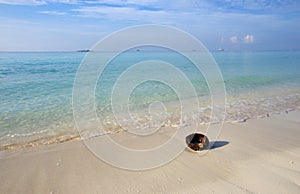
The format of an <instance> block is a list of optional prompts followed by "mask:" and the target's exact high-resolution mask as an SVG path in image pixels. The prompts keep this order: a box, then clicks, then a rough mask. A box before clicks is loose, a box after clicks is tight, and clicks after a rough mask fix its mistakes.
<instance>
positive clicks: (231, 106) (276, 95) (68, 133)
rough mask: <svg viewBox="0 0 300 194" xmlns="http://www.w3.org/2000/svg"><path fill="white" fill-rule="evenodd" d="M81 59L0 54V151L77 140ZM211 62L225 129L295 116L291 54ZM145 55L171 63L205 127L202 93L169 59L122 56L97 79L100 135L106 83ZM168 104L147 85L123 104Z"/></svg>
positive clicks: (106, 117)
mask: <svg viewBox="0 0 300 194" xmlns="http://www.w3.org/2000/svg"><path fill="white" fill-rule="evenodd" d="M85 55H86V53H82V52H32V53H30V52H24V53H22V52H2V53H0V150H1V149H8V148H15V147H23V146H34V145H39V144H50V143H57V142H63V141H67V140H70V139H73V138H77V137H78V133H77V130H76V127H75V123H74V119H73V112H72V90H73V83H74V78H75V75H76V71H77V69H78V67H79V65H80V63H81V61H82V60H83V59H84V56H85ZM137 55H138V57H137ZM212 55H213V57H214V58H215V60H216V62H217V64H218V65H219V68H220V70H221V73H222V75H223V78H224V83H225V86H226V91H227V104H226V108H227V113H226V119H225V121H226V122H238V121H241V120H247V119H252V118H263V117H268V116H272V114H280V113H282V112H286V111H291V110H293V109H299V107H300V52H299V51H264V52H262V51H260V52H212ZM153 56H158V57H159V58H160V59H161V60H166V61H168V62H169V63H171V64H174V65H175V66H177V67H178V68H179V69H181V70H182V72H184V73H185V74H186V75H187V77H189V78H190V80H191V82H192V84H193V85H194V87H195V89H196V92H197V94H198V95H199V97H200V98H201V99H202V102H203V103H202V104H200V105H201V110H199V111H200V112H202V114H200V115H198V117H201V118H199V119H200V121H201V123H203V124H205V123H207V122H210V119H209V108H210V107H209V103H208V101H209V90H208V87H207V85H206V82H205V80H204V79H203V77H202V76H201V75H199V74H196V73H195V69H194V68H193V67H192V66H190V64H189V63H188V62H186V60H184V59H182V58H180V57H178V56H174V55H173V54H172V53H169V52H157V51H156V52H154V51H147V52H130V53H127V54H125V55H124V56H123V57H121V58H119V59H118V60H114V61H112V62H111V64H110V66H108V67H107V68H106V69H105V71H104V75H103V76H102V77H101V78H99V80H98V82H99V84H98V85H97V87H96V93H95V94H96V98H95V101H96V103H95V104H96V111H97V113H98V115H99V117H100V120H101V122H102V121H103V124H104V125H105V126H106V127H107V130H118V127H119V126H117V125H115V122H114V121H113V117H111V115H110V113H111V107H110V101H109V99H110V92H111V88H112V87H113V85H114V82H115V81H116V79H117V78H118V77H119V76H120V75H121V74H122V72H123V71H124V70H125V69H126V68H127V67H128V64H132V63H135V62H138V61H136V59H137V58H139V59H143V60H147V59H151V58H152V57H153ZM166 73H167V72H166ZM176 100H178V99H177V96H176V94H175V93H174V91H173V90H172V89H170V88H169V87H167V86H166V85H164V84H161V83H158V82H154V81H152V82H148V83H145V84H144V85H143V86H141V87H138V88H136V90H135V91H134V93H133V94H132V96H131V98H130V103H131V104H134V105H135V106H136V107H144V106H147V105H148V104H149V103H151V102H156V101H161V102H165V103H172V102H174V101H176ZM181 100H182V99H181ZM172 116H174V119H173V120H172V118H169V121H168V122H176V119H175V118H177V116H178V115H170V117H172ZM193 116H195V115H191V117H193ZM186 120H187V122H188V120H189V118H187V119H186Z"/></svg>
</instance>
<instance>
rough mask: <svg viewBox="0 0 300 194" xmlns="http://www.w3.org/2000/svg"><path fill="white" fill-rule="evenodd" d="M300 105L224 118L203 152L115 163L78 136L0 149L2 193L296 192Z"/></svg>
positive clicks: (299, 187) (299, 176)
mask: <svg viewBox="0 0 300 194" xmlns="http://www.w3.org/2000/svg"><path fill="white" fill-rule="evenodd" d="M299 118H300V112H299V111H298V110H297V111H292V112H288V113H281V114H278V115H272V116H271V117H269V118H264V119H251V120H248V121H247V122H245V123H234V124H231V123H227V124H225V125H224V127H223V129H222V132H221V134H220V137H219V139H218V141H217V144H216V146H215V147H214V148H213V149H211V150H210V151H209V152H208V153H207V154H205V155H204V156H199V155H198V154H197V153H192V152H190V151H188V150H186V151H184V152H183V153H182V154H180V155H179V156H178V157H177V158H176V159H175V160H173V161H172V162H170V163H169V164H167V165H165V166H163V167H160V168H156V169H152V170H147V171H129V170H122V169H118V168H115V167H113V166H111V165H108V164H106V163H104V162H103V161H101V160H99V159H98V158H96V157H95V156H94V155H93V154H92V153H91V152H90V151H89V150H88V149H87V148H86V147H85V145H84V143H83V142H82V141H70V142H66V143H61V144H55V145H48V146H38V147H33V148H24V149H16V150H6V151H1V152H0V171H1V176H0V182H1V187H0V193H299V192H300V141H299V137H300V130H299V129H300V128H299V126H300V120H299Z"/></svg>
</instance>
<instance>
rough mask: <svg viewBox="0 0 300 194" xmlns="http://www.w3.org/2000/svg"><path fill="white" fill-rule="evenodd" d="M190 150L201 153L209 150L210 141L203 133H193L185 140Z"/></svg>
mask: <svg viewBox="0 0 300 194" xmlns="http://www.w3.org/2000/svg"><path fill="white" fill-rule="evenodd" d="M185 141H186V144H187V146H188V148H190V149H191V150H193V151H201V150H205V149H207V148H208V145H209V140H208V138H207V137H206V136H205V135H203V134H201V133H192V134H190V135H188V136H186V138H185Z"/></svg>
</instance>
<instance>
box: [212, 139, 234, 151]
mask: <svg viewBox="0 0 300 194" xmlns="http://www.w3.org/2000/svg"><path fill="white" fill-rule="evenodd" d="M227 144H229V142H228V141H213V142H211V143H210V146H209V147H210V148H209V149H210V150H213V149H216V148H220V147H223V146H225V145H227Z"/></svg>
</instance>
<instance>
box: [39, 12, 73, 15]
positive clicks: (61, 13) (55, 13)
mask: <svg viewBox="0 0 300 194" xmlns="http://www.w3.org/2000/svg"><path fill="white" fill-rule="evenodd" d="M39 13H42V14H48V15H66V14H67V13H66V12H61V11H40V12H39Z"/></svg>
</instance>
